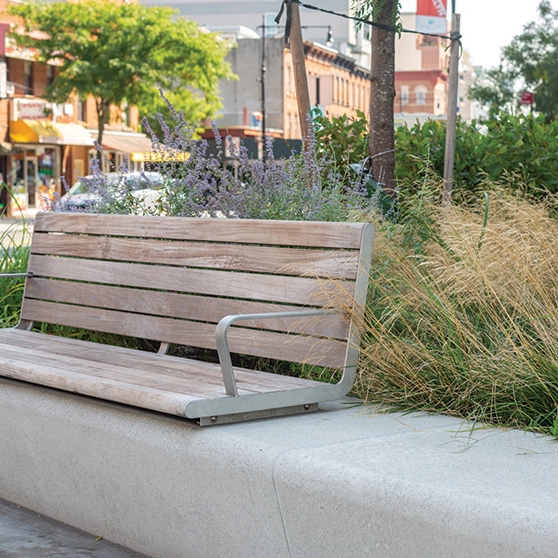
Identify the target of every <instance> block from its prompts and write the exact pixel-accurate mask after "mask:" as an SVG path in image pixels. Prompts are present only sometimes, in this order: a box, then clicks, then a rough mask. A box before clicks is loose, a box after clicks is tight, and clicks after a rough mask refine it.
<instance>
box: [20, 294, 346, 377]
mask: <svg viewBox="0 0 558 558" xmlns="http://www.w3.org/2000/svg"><path fill="white" fill-rule="evenodd" d="M21 317H22V319H24V320H32V321H37V322H48V323H55V324H60V325H66V326H70V327H76V328H83V329H90V330H93V331H104V332H107V333H114V334H119V335H129V336H132V337H138V338H142V339H151V340H156V341H165V342H169V343H176V344H180V345H188V346H193V347H201V348H207V349H214V348H215V339H214V333H215V327H214V326H213V325H212V324H204V323H194V322H187V321H182V320H175V319H168V318H161V317H157V316H152V317H148V316H139V315H137V314H131V313H124V312H115V311H111V310H105V309H99V308H88V307H83V306H71V305H67V304H57V303H52V302H45V301H39V300H32V299H25V300H24V302H23V306H22V310H21ZM228 339H229V346H230V349H231V351H232V352H234V353H239V354H245V355H251V356H261V357H267V358H272V359H277V360H286V361H290V362H300V363H307V364H312V365H317V366H329V367H332V368H340V367H342V366H343V363H344V359H345V350H346V344H345V343H342V342H339V341H336V340H330V339H319V338H313V337H305V336H302V335H287V334H283V333H275V332H269V331H260V330H252V329H244V328H240V327H234V326H233V327H232V328H231V330H230V332H229V336H228Z"/></svg>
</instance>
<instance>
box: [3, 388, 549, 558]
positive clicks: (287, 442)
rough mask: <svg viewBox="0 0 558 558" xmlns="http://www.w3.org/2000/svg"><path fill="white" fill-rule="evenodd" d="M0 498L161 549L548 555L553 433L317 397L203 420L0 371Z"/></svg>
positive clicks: (265, 557) (148, 550)
mask: <svg viewBox="0 0 558 558" xmlns="http://www.w3.org/2000/svg"><path fill="white" fill-rule="evenodd" d="M0 452H1V454H0V497H1V498H4V499H6V500H10V501H13V502H17V503H18V504H20V505H23V506H26V507H28V508H30V509H33V510H35V511H37V512H39V513H42V514H44V515H47V516H49V517H52V518H54V519H58V520H60V521H64V522H66V523H68V524H70V525H73V526H75V527H78V528H80V529H83V530H85V531H87V532H94V533H99V534H102V535H103V536H104V537H105V538H106V539H108V540H110V541H113V542H115V543H118V544H121V545H124V546H126V547H129V548H131V549H134V550H137V551H138V552H143V553H145V554H147V555H150V556H153V557H156V558H177V557H188V558H195V557H204V558H207V557H213V556H219V557H220V558H221V557H239V558H244V557H262V558H270V557H274V558H275V557H297V558H298V557H335V558H337V557H341V556H343V557H348V556H354V557H361V556H377V557H382V558H386V557H396V558H402V557H417V558H425V557H428V558H436V557H440V558H442V557H443V558H447V557H448V556H451V557H470V556H474V555H477V556H483V557H484V556H490V557H502V558H515V557H517V558H529V557H533V558H535V557H536V558H543V557H555V556H556V555H557V550H556V549H557V548H558V506H557V505H556V502H557V501H558V476H557V475H556V471H557V470H558V467H557V466H558V445H557V444H556V443H555V442H554V441H553V440H551V439H549V438H545V437H540V436H535V435H532V434H525V433H523V432H519V431H503V430H497V429H480V430H473V431H469V430H466V428H465V426H464V425H463V423H462V421H459V420H455V419H452V418H448V417H439V416H426V415H421V414H412V415H401V414H390V415H374V414H371V413H370V412H369V411H367V410H366V409H362V408H349V407H348V406H347V405H342V404H330V405H324V410H323V411H320V412H318V413H314V414H312V415H305V416H297V417H287V418H279V419H270V420H263V421H254V422H251V423H242V424H233V425H225V426H215V427H209V428H205V429H202V428H200V427H198V426H195V425H192V424H190V423H188V422H186V421H183V420H180V419H174V418H172V417H169V416H164V415H159V414H156V413H150V412H146V411H142V410H136V409H133V408H131V407H125V406H119V405H116V404H111V403H107V402H103V401H97V400H94V399H89V398H85V397H80V396H77V395H72V394H69V393H64V392H58V391H56V390H51V389H48V388H42V387H39V386H33V385H29V384H25V383H19V382H15V381H10V380H5V379H0Z"/></svg>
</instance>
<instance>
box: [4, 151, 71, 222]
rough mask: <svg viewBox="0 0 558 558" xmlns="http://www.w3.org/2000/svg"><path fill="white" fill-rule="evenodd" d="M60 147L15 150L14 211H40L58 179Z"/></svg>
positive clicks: (13, 156)
mask: <svg viewBox="0 0 558 558" xmlns="http://www.w3.org/2000/svg"><path fill="white" fill-rule="evenodd" d="M59 154H60V152H59V148H58V147H42V146H36V147H33V148H31V147H29V148H28V147H26V148H23V147H15V148H14V150H13V151H12V154H11V182H12V191H13V194H14V200H15V202H16V206H17V207H16V208H15V210H14V211H16V212H17V211H18V210H26V209H34V208H37V209H38V208H39V207H40V205H41V196H49V195H50V193H51V192H50V191H51V188H52V186H54V185H56V183H57V181H58V178H59V170H58V168H59V167H58V158H59Z"/></svg>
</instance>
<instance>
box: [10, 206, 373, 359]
mask: <svg viewBox="0 0 558 558" xmlns="http://www.w3.org/2000/svg"><path fill="white" fill-rule="evenodd" d="M372 235H373V229H372V227H371V226H370V225H364V224H361V223H315V222H284V221H256V220H236V219H234V220H233V219H189V218H181V217H146V216H131V215H86V214H68V213H39V214H38V215H37V217H36V221H35V225H34V234H33V239H32V244H31V256H30V261H29V269H28V271H29V272H30V273H32V277H30V278H28V280H27V283H26V286H25V294H24V301H23V306H22V314H21V318H22V321H38V322H48V323H55V324H60V325H67V326H72V327H76V328H83V329H90V330H94V331H103V332H109V333H115V334H123V335H128V336H133V337H138V338H143V339H151V340H156V341H160V342H162V343H176V344H181V345H187V346H192V347H200V348H215V324H216V323H218V322H219V320H220V319H221V318H223V317H224V316H227V315H231V314H252V313H264V312H275V311H290V310H300V309H305V308H307V309H311V308H320V307H323V306H328V305H332V304H333V305H334V306H339V305H342V306H344V307H346V308H348V307H353V305H354V297H355V289H356V295H357V299H360V300H357V306H358V307H359V308H360V307H362V306H363V304H364V299H363V297H365V292H366V286H367V283H368V272H369V265H370V258H371V254H372V238H371V236H372ZM363 244H364V246H365V249H364V251H363V253H362V254H361V245H363ZM361 256H364V258H361ZM362 260H364V261H362ZM358 311H359V310H358V308H357V312H356V317H357V319H358ZM351 315H352V314H351ZM347 339H350V340H351V341H352V343H353V344H354V343H358V331H357V330H356V329H355V328H354V325H353V326H351V323H350V321H349V320H348V318H347V314H345V315H329V316H327V317H322V318H312V319H307V318H306V319H301V318H291V319H274V320H266V321H258V320H254V321H251V322H242V323H241V324H240V325H238V326H233V327H232V328H231V331H230V333H229V345H230V348H231V351H232V352H235V353H240V354H247V355H253V356H259V357H266V358H273V359H279V360H286V361H293V362H301V363H302V362H305V363H309V364H316V365H322V366H325V365H327V366H332V367H342V366H344V365H345V366H346V364H347V363H346V361H345V358H346V351H347Z"/></svg>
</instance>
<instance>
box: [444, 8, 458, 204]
mask: <svg viewBox="0 0 558 558" xmlns="http://www.w3.org/2000/svg"><path fill="white" fill-rule="evenodd" d="M460 20H461V16H460V15H459V14H456V13H454V14H453V15H452V19H451V35H450V37H451V39H452V40H451V47H450V64H449V86H448V108H447V114H448V117H447V123H446V153H445V157H444V190H443V193H442V201H443V204H444V205H445V206H449V205H451V193H452V189H453V167H454V163H455V134H456V128H457V108H458V104H457V102H458V99H457V96H458V89H459V39H460V37H461V34H460V32H459V30H460V23H461V21H460Z"/></svg>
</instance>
